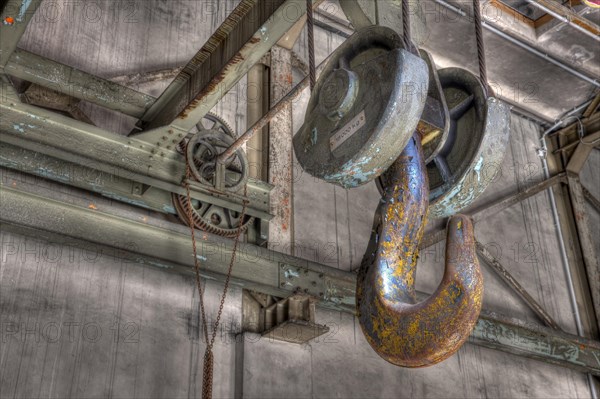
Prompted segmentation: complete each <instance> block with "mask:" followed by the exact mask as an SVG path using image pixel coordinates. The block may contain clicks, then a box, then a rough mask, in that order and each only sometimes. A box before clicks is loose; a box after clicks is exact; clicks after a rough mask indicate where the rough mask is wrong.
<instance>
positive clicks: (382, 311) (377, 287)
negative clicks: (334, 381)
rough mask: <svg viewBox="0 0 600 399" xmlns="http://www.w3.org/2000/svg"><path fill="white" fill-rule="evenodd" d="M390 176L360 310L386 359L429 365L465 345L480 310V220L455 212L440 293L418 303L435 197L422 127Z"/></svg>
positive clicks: (362, 275)
mask: <svg viewBox="0 0 600 399" xmlns="http://www.w3.org/2000/svg"><path fill="white" fill-rule="evenodd" d="M384 182H385V186H386V189H385V193H384V195H383V198H382V200H381V202H380V204H379V206H378V208H377V211H376V213H375V220H374V223H373V231H372V234H371V239H370V241H369V246H368V248H367V252H366V253H365V256H364V258H363V261H362V265H361V268H360V271H359V275H358V283H357V297H356V298H357V300H356V301H357V311H358V318H359V321H360V325H361V327H362V330H363V332H364V334H365V337H366V338H367V341H368V342H369V344H370V345H371V347H373V349H374V350H375V351H376V352H377V353H378V354H379V355H380V356H381V357H383V358H384V359H385V360H387V361H388V362H390V363H393V364H396V365H398V366H403V367H425V366H430V365H433V364H435V363H438V362H440V361H442V360H444V359H446V358H448V357H449V356H451V355H452V354H454V353H455V352H456V351H457V350H458V349H459V348H460V347H461V346H462V344H463V343H464V342H465V341H466V339H467V338H468V336H469V334H470V333H471V331H472V329H473V326H474V325H475V322H476V321H477V318H478V316H479V312H480V310H481V301H482V297H483V279H482V275H481V270H480V269H479V263H478V261H477V255H476V249H475V240H474V235H473V225H472V222H471V220H470V219H469V218H468V217H466V216H463V215H457V216H453V217H451V218H450V220H449V222H448V226H447V232H448V233H447V234H448V236H447V241H446V268H445V273H444V277H443V279H442V282H441V283H440V285H439V287H438V288H437V290H436V291H435V293H434V294H433V295H431V296H430V297H429V298H428V299H426V300H425V301H423V302H420V303H417V299H416V295H415V288H414V286H415V272H416V266H417V257H418V246H419V243H420V241H421V238H422V236H423V231H424V228H425V224H426V221H427V208H428V203H429V201H428V197H429V184H428V181H427V172H426V169H425V163H424V159H423V153H422V149H421V142H420V137H419V136H418V134H416V133H415V135H413V138H412V139H411V140H409V143H408V145H407V146H406V147H405V149H404V151H403V152H402V154H401V155H400V157H399V158H398V159H397V160H396V161H395V163H394V164H393V165H392V166H391V167H390V168H389V169H388V170H387V171H386V173H385V175H384Z"/></svg>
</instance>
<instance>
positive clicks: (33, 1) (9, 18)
mask: <svg viewBox="0 0 600 399" xmlns="http://www.w3.org/2000/svg"><path fill="white" fill-rule="evenodd" d="M41 2H42V0H8V2H7V3H6V4H5V5H4V8H2V11H1V12H0V37H1V38H2V40H0V68H4V67H5V65H6V63H7V62H8V60H9V58H10V56H11V54H12V53H13V51H15V50H16V48H17V44H18V43H19V40H20V39H21V36H23V33H25V29H26V28H27V24H29V22H30V21H31V19H32V18H33V14H35V11H36V10H37V8H38V7H39V5H40V3H41Z"/></svg>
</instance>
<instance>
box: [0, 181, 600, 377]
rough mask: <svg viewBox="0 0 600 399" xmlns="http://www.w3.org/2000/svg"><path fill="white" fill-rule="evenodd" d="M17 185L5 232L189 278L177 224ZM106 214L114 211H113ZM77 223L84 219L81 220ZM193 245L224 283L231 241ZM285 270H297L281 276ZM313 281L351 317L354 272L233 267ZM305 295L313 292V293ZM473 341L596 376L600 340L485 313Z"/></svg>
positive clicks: (259, 275) (253, 277) (247, 259)
mask: <svg viewBox="0 0 600 399" xmlns="http://www.w3.org/2000/svg"><path fill="white" fill-rule="evenodd" d="M21 186H24V185H18V186H17V188H18V189H17V188H14V187H8V186H6V185H3V186H0V201H1V202H2V207H1V208H0V222H2V228H3V229H8V230H11V231H16V232H18V233H21V234H23V233H25V234H33V235H35V236H36V237H37V238H39V239H45V240H49V241H50V242H52V243H57V244H58V243H65V244H67V245H75V244H74V243H81V245H84V244H85V242H88V243H93V244H95V245H98V246H99V247H96V250H99V249H100V250H104V249H106V250H108V249H110V248H112V251H113V252H115V251H116V253H117V254H118V256H119V257H125V258H126V259H131V260H132V261H133V262H136V263H140V264H146V265H149V266H153V267H161V268H165V269H170V270H172V271H175V272H181V273H185V274H187V275H189V276H190V277H191V275H192V273H193V264H194V262H193V255H192V251H191V241H190V238H189V236H188V235H187V234H184V233H183V232H182V231H183V230H182V229H181V226H177V227H178V228H177V229H176V228H174V229H170V228H163V227H156V226H151V225H148V224H145V223H140V222H138V221H136V220H131V219H128V218H125V217H122V216H116V215H114V214H110V213H106V212H101V211H98V210H92V209H88V208H84V207H79V206H76V205H73V204H67V203H63V202H61V201H57V200H55V199H51V198H46V197H42V196H39V195H35V194H32V193H29V192H27V191H26V190H27V189H26V188H22V187H21ZM107 212H113V210H112V208H109V209H108V210H107ZM82 220H85V221H86V222H85V223H82ZM83 240H85V241H83ZM198 244H199V245H198V247H199V256H200V257H201V259H202V262H201V264H202V268H201V270H202V272H201V273H202V275H203V276H204V277H206V278H212V279H217V280H219V281H223V279H224V278H225V274H226V271H227V270H226V269H227V267H228V261H229V258H230V256H231V249H232V245H233V243H232V241H231V240H226V239H222V238H220V237H215V236H211V235H206V236H204V235H203V237H202V239H201V240H199V243H198ZM115 248H116V250H115ZM113 252H111V254H112V253H113ZM289 270H293V271H295V273H289V272H287V273H286V271H289ZM312 281H314V282H315V283H316V289H317V290H322V293H323V295H322V296H321V299H322V300H321V303H320V305H321V306H325V307H328V308H331V309H336V310H341V311H345V312H350V313H354V296H355V287H356V275H355V274H354V273H351V272H343V271H340V270H338V269H335V268H333V267H328V266H325V265H321V264H318V263H315V262H311V261H308V260H305V259H300V258H297V257H293V256H289V255H285V254H283V253H279V252H275V251H270V250H267V249H265V248H262V247H258V246H255V245H252V244H245V245H241V247H240V248H239V251H238V256H237V257H236V263H235V266H234V268H233V282H234V284H238V285H240V286H241V287H244V288H248V289H254V290H258V291H262V292H265V293H268V294H270V295H275V296H279V297H285V296H289V295H290V294H291V293H293V292H295V291H297V290H303V289H304V287H305V286H307V287H311V288H310V289H312V288H313V287H314V285H313V284H312ZM288 283H290V284H288ZM307 291H308V288H307ZM308 293H309V294H311V292H310V291H309V292H308ZM470 342H472V343H474V344H477V345H481V346H484V347H488V348H493V349H498V350H501V351H504V352H508V353H512V354H515V355H519V356H524V357H528V358H532V359H537V360H541V361H544V362H548V363H552V364H555V365H559V366H562V367H568V368H572V369H575V370H579V371H583V372H588V373H592V374H595V375H600V342H596V341H591V340H588V339H584V338H580V337H577V336H574V335H570V334H565V333H561V332H558V331H555V330H552V329H549V328H545V327H541V326H535V325H532V324H524V323H522V322H518V321H514V320H510V319H505V318H502V317H501V316H498V315H495V314H492V313H488V312H482V315H481V317H480V319H479V320H478V322H477V324H476V326H475V329H474V330H473V332H472V334H471V337H470Z"/></svg>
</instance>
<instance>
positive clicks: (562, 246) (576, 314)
mask: <svg viewBox="0 0 600 399" xmlns="http://www.w3.org/2000/svg"><path fill="white" fill-rule="evenodd" d="M582 108H583V106H579V107H577V108H575V109H573V110H572V111H571V112H570V113H569V114H567V115H565V117H568V116H570V115H572V114H573V113H575V112H577V110H581V109H582ZM562 123H563V121H559V122H557V123H556V124H555V125H554V126H553V127H551V128H550V129H548V130H546V131H545V132H544V133H543V134H542V150H543V151H544V156H543V157H542V169H543V171H544V178H546V179H548V178H549V177H550V171H549V170H548V161H546V156H545V154H546V153H547V152H548V147H547V145H546V140H545V138H546V136H547V135H548V134H549V133H551V132H552V131H553V130H554V129H556V128H557V127H559V126H561V125H562ZM547 191H548V197H549V199H550V208H551V210H552V218H553V219H554V224H555V225H556V235H557V237H558V243H559V247H560V257H561V260H562V264H563V271H564V273H565V277H566V279H567V290H568V292H569V299H570V302H571V309H572V310H573V316H574V318H575V325H576V328H577V334H578V335H579V336H581V337H583V336H584V335H583V325H582V324H581V315H580V314H579V308H578V306H577V298H576V296H575V286H574V284H573V276H572V274H571V267H570V265H569V259H568V257H567V249H566V246H565V240H564V236H563V234H562V230H561V223H560V218H559V216H558V209H557V207H556V199H555V197H554V191H552V187H549V188H548V189H547ZM587 377H588V384H589V386H590V392H591V394H592V399H598V392H597V391H596V384H595V382H594V377H593V376H592V375H591V374H588V375H587Z"/></svg>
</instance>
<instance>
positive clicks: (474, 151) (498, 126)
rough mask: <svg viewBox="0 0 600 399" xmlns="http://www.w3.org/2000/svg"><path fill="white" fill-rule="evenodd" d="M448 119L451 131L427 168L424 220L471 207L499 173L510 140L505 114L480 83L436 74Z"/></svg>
mask: <svg viewBox="0 0 600 399" xmlns="http://www.w3.org/2000/svg"><path fill="white" fill-rule="evenodd" d="M438 75H439V79H440V83H441V85H442V89H443V91H444V97H445V99H446V103H447V105H448V110H449V115H450V130H449V133H448V135H447V137H445V138H444V139H443V140H441V141H439V142H431V143H430V144H431V145H433V146H436V147H437V148H436V149H434V150H432V149H427V147H426V146H425V151H426V152H428V151H432V152H434V153H435V156H434V157H433V159H432V160H431V161H430V162H428V163H427V174H428V176H429V189H430V193H429V214H430V215H431V216H433V217H437V218H441V217H447V216H450V215H453V214H455V213H457V212H460V211H461V210H463V209H465V208H466V207H467V206H469V205H471V204H472V203H473V202H474V201H475V200H476V199H477V198H478V197H479V196H480V195H481V194H482V193H483V192H484V191H485V189H486V188H487V187H488V185H489V184H490V182H492V181H493V180H494V178H495V174H496V173H497V172H498V170H499V168H500V167H501V162H502V159H503V158H504V152H505V149H506V145H507V144H508V138H509V135H510V108H509V107H508V105H507V104H505V103H504V102H502V101H500V100H498V99H497V98H495V97H490V96H488V93H487V89H486V88H485V86H484V85H483V84H482V83H481V81H480V80H479V79H478V78H477V77H476V76H475V75H473V74H472V73H470V72H469V71H466V70H464V69H460V68H446V69H441V70H440V71H438Z"/></svg>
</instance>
